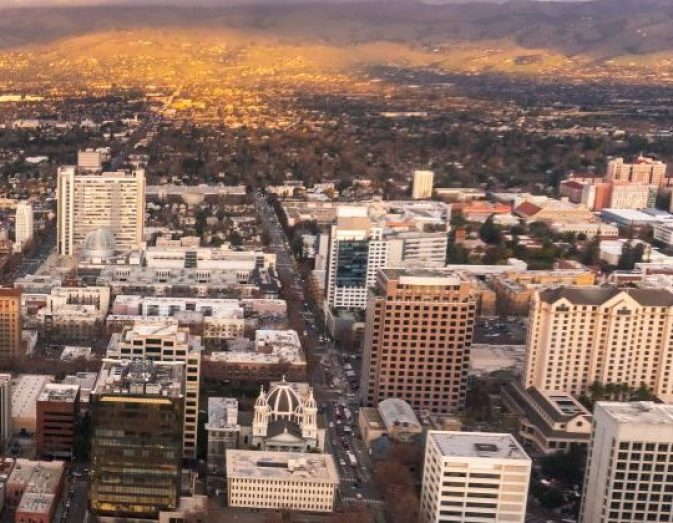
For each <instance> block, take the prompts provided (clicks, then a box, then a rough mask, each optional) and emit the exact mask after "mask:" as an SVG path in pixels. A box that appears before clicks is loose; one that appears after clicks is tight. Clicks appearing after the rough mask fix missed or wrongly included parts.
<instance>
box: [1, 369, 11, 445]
mask: <svg viewBox="0 0 673 523" xmlns="http://www.w3.org/2000/svg"><path fill="white" fill-rule="evenodd" d="M11 436H12V375H11V374H0V448H3V449H4V448H5V446H6V445H7V443H8V442H9V438H10V437H11Z"/></svg>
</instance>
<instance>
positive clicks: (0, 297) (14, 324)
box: [0, 289, 24, 359]
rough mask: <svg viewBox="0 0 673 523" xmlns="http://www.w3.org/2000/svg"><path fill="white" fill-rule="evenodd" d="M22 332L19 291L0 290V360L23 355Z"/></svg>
mask: <svg viewBox="0 0 673 523" xmlns="http://www.w3.org/2000/svg"><path fill="white" fill-rule="evenodd" d="M22 330H23V318H22V315H21V290H20V289H0V359H7V358H13V357H16V356H21V355H22V354H23V353H24V349H23V342H22V338H21V332H22Z"/></svg>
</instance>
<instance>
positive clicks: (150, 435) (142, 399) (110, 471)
mask: <svg viewBox="0 0 673 523" xmlns="http://www.w3.org/2000/svg"><path fill="white" fill-rule="evenodd" d="M184 398H185V374H184V363H181V362H171V363H163V362H160V363H152V362H151V361H148V360H135V361H133V362H131V361H129V360H125V361H116V360H104V361H103V367H102V369H101V371H100V374H99V377H98V381H97V383H96V388H95V390H94V391H93V393H92V411H93V421H92V424H93V436H92V442H91V456H92V463H91V483H90V488H89V508H90V509H91V510H92V511H93V512H94V513H95V514H97V515H103V516H114V517H139V518H141V517H144V518H156V517H157V516H158V514H159V512H161V511H164V510H175V509H177V508H178V506H179V500H180V476H181V466H182V432H183V422H182V416H183V412H184Z"/></svg>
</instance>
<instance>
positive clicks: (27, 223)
mask: <svg viewBox="0 0 673 523" xmlns="http://www.w3.org/2000/svg"><path fill="white" fill-rule="evenodd" d="M33 227H34V225H33V206H32V205H31V204H30V203H28V202H19V203H17V204H16V215H15V228H16V233H15V239H16V245H17V248H18V249H21V248H23V246H24V245H26V243H27V242H28V241H30V240H31V239H32V238H33Z"/></svg>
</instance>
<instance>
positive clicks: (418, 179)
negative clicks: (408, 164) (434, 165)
mask: <svg viewBox="0 0 673 523" xmlns="http://www.w3.org/2000/svg"><path fill="white" fill-rule="evenodd" d="M434 181H435V173H434V172H432V171H414V181H413V185H412V189H411V197H412V198H413V199H414V200H423V199H425V198H430V197H431V196H432V189H433V184H434Z"/></svg>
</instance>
